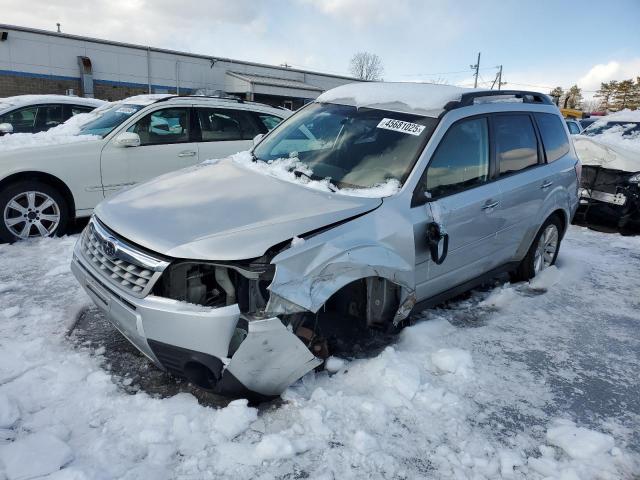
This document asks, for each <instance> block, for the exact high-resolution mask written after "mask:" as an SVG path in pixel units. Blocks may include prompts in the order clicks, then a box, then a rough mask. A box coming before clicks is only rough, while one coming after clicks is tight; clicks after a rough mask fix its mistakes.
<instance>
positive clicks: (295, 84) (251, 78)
mask: <svg viewBox="0 0 640 480" xmlns="http://www.w3.org/2000/svg"><path fill="white" fill-rule="evenodd" d="M227 75H231V76H232V77H236V78H239V79H241V80H244V81H245V82H248V83H252V84H257V85H268V86H271V87H283V88H299V89H301V90H314V91H317V92H321V91H322V88H320V87H318V86H315V85H311V84H309V83H306V82H301V81H299V80H290V79H288V78H278V77H269V76H266V75H254V74H247V73H238V72H227Z"/></svg>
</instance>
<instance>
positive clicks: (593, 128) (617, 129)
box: [582, 121, 640, 137]
mask: <svg viewBox="0 0 640 480" xmlns="http://www.w3.org/2000/svg"><path fill="white" fill-rule="evenodd" d="M609 131H610V132H609ZM604 132H609V133H619V134H621V135H622V136H623V137H635V136H637V135H640V123H638V122H622V121H617V122H597V123H594V124H592V125H590V126H589V127H587V128H586V129H585V131H584V132H582V134H583V135H588V136H590V137H593V136H595V135H600V134H602V133H604Z"/></svg>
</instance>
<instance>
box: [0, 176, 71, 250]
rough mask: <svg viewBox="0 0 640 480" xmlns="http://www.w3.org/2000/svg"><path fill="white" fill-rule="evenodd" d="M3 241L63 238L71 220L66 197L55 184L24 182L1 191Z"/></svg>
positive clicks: (1, 235)
mask: <svg viewBox="0 0 640 480" xmlns="http://www.w3.org/2000/svg"><path fill="white" fill-rule="evenodd" d="M0 215H2V216H1V217H0V241H3V242H14V241H16V240H26V239H28V238H39V237H50V236H54V235H61V234H63V233H64V232H65V231H66V227H67V223H68V221H69V208H68V205H67V202H66V200H65V198H64V196H62V194H61V193H60V192H59V191H58V190H56V189H55V188H54V187H52V186H51V185H48V184H46V183H43V182H39V181H35V180H24V181H21V182H16V183H14V184H12V185H9V186H8V187H6V188H5V189H4V190H2V192H0Z"/></svg>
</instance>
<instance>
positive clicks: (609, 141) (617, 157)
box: [573, 110, 640, 172]
mask: <svg viewBox="0 0 640 480" xmlns="http://www.w3.org/2000/svg"><path fill="white" fill-rule="evenodd" d="M609 122H630V123H640V111H631V110H623V111H621V112H617V113H614V114H611V115H608V116H606V117H604V118H602V119H601V120H598V121H597V122H595V123H593V124H592V125H590V126H589V128H590V129H591V128H598V127H601V126H603V125H605V124H606V123H609ZM624 132H625V127H624V125H618V126H614V127H611V128H609V129H607V130H604V131H603V132H602V133H601V134H599V135H593V136H589V135H575V136H574V137H573V143H574V146H575V148H576V153H577V154H578V157H579V158H580V161H581V162H582V163H583V164H584V165H594V166H603V167H606V168H610V169H614V170H622V171H625V172H638V171H640V133H636V134H632V135H623V133H624Z"/></svg>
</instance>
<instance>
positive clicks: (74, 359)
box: [0, 227, 640, 480]
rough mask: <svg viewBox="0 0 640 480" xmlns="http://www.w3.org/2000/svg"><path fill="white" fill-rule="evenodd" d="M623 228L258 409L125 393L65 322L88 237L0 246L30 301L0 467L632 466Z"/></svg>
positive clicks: (23, 472)
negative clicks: (73, 263)
mask: <svg viewBox="0 0 640 480" xmlns="http://www.w3.org/2000/svg"><path fill="white" fill-rule="evenodd" d="M610 238H611V237H607V236H605V235H604V234H601V233H595V232H590V231H587V230H583V229H579V228H576V227H571V228H570V229H569V231H568V232H567V235H566V236H565V238H564V240H563V250H562V251H561V254H560V256H561V260H562V263H561V265H560V267H559V270H561V271H562V281H561V282H557V283H556V284H555V285H554V288H549V289H548V290H547V291H546V292H544V293H541V291H540V290H532V289H530V287H529V286H528V285H529V284H527V283H521V284H516V285H512V286H508V287H505V288H506V289H509V290H512V292H513V295H512V296H511V298H510V300H509V308H508V309H504V310H495V309H492V308H486V307H483V306H481V301H482V300H483V299H484V298H485V297H486V296H487V295H488V294H487V293H486V292H475V293H474V294H473V295H472V296H471V297H470V298H469V299H468V300H463V301H459V302H456V303H455V304H454V305H452V306H451V307H450V308H446V309H442V308H440V309H433V310H430V311H426V312H424V313H423V318H422V321H419V322H418V323H417V324H416V325H414V326H412V327H409V328H407V329H405V330H404V331H403V332H402V333H401V335H400V336H399V338H398V339H397V341H396V342H395V343H394V345H393V346H391V347H387V348H385V349H384V350H383V351H382V352H380V353H379V354H377V355H375V356H373V358H355V359H354V358H352V359H349V362H348V363H345V362H343V361H341V360H340V359H333V360H329V361H328V362H327V363H328V367H330V369H331V370H332V371H333V373H332V374H329V373H328V372H326V371H323V372H310V373H309V374H308V375H306V376H305V377H304V378H303V379H301V380H300V381H299V382H297V383H296V384H295V385H293V386H292V387H291V388H289V389H288V390H287V391H286V392H285V393H284V394H283V395H282V399H281V400H280V401H278V402H274V403H273V404H271V405H265V406H264V407H263V408H260V409H256V408H253V407H251V406H249V405H248V403H247V402H246V401H244V400H237V401H234V402H231V403H230V404H228V405H227V406H226V407H223V408H212V407H208V406H203V405H200V404H199V403H198V401H197V400H196V398H195V397H193V396H192V395H190V394H185V393H182V394H178V395H175V396H173V397H170V398H159V397H157V396H151V395H149V394H147V393H144V392H143V391H137V393H127V391H125V390H124V389H122V387H121V385H122V384H123V383H124V382H123V379H122V377H119V376H118V375H117V374H114V373H113V372H112V371H111V370H110V369H109V366H108V364H107V363H108V362H107V360H106V359H105V357H104V352H105V349H104V347H105V345H100V348H96V347H97V345H74V344H73V343H72V342H70V341H69V339H68V337H67V335H66V333H67V325H68V324H69V323H70V322H71V320H72V319H73V313H70V312H74V311H77V309H78V307H79V306H81V305H86V304H88V303H89V299H88V297H87V296H86V295H85V293H84V292H83V291H82V289H81V288H80V287H79V286H78V285H77V282H76V281H75V279H74V278H73V276H72V275H71V273H70V272H69V270H68V265H69V261H70V259H71V256H72V249H73V245H74V243H75V240H76V239H75V238H54V239H44V240H34V241H28V242H20V243H17V244H14V245H0V311H6V310H7V309H14V310H15V309H16V308H18V313H17V314H13V315H11V316H9V317H5V318H3V319H2V321H0V479H3V480H4V479H5V478H6V479H7V480H16V479H27V478H37V477H39V476H43V475H47V474H53V475H52V478H69V479H71V478H73V479H75V478H77V479H106V478H124V479H137V478H145V479H146V478H154V479H156V478H157V479H165V478H166V479H168V478H194V479H195V478H237V479H253V478H261V479H267V478H269V479H271V478H289V477H297V478H313V479H325V478H326V479H334V478H340V479H350V478H372V479H374V478H437V479H460V478H474V479H499V478H504V479H514V478H518V479H524V478H527V479H533V480H542V479H546V478H554V479H581V480H596V479H623V478H634V475H637V474H638V473H640V455H638V449H639V447H640V436H638V432H637V430H638V429H637V418H638V417H637V397H629V400H628V401H625V398H624V397H616V395H619V394H620V392H624V391H625V389H628V391H629V392H633V389H634V388H636V389H637V371H638V370H637V358H636V357H634V355H633V354H632V352H633V351H634V350H632V349H633V348H637V347H634V345H635V344H636V343H637V342H635V341H636V339H637V336H636V337H633V336H632V335H634V334H635V333H629V332H635V330H634V329H635V327H634V325H636V324H637V323H638V322H639V321H640V314H639V313H638V308H637V307H638V303H637V285H638V282H640V238H631V237H620V238H617V237H616V238H617V240H616V242H611V241H610V240H609V239H610ZM576 264H579V265H580V266H581V267H580V268H577V267H575V265H576ZM16 272H19V275H17V274H16ZM52 272H53V273H52ZM54 273H55V274H54ZM604 278H606V285H607V288H605V289H603V288H602V285H603V283H602V281H603V280H602V279H604ZM548 281H549V279H546V280H545V282H543V283H544V284H545V285H546V284H547V283H546V282H548ZM525 288H526V289H529V290H525ZM71 307H73V308H71ZM612 318H613V320H611V319H612ZM616 322H618V323H616ZM625 325H628V330H620V331H619V333H618V336H619V337H620V341H619V342H618V343H614V344H613V345H615V348H616V352H615V353H614V352H610V351H609V350H608V348H609V344H608V343H607V342H606V341H605V339H608V340H609V341H613V340H612V339H614V336H615V335H616V329H621V328H623V327H624V326H625ZM585 335H586V336H587V337H585ZM591 336H596V341H595V342H592V343H590V344H588V345H589V346H590V347H589V348H585V343H584V339H585V338H591ZM634 342H635V343H634ZM600 345H601V346H602V348H603V349H604V350H602V351H601V350H597V349H598V348H600ZM106 347H107V348H111V347H112V345H106ZM594 348H595V349H596V351H590V350H591V349H594ZM123 361H124V359H123ZM589 362H603V363H597V364H596V365H594V364H593V363H589ZM332 364H333V365H332ZM149 368H153V367H152V366H149ZM576 377H578V378H579V380H578V381H576V382H574V383H568V382H569V381H570V380H571V379H574V378H576ZM563 382H564V383H563ZM607 382H609V383H607ZM609 384H611V388H608V387H607V386H608V385H609ZM577 385H579V388H577ZM592 385H595V388H596V389H597V391H596V393H595V395H596V397H593V398H594V399H596V400H597V401H596V402H594V403H589V404H588V405H589V409H588V410H586V411H585V409H584V405H585V403H582V402H581V400H583V398H582V397H580V395H581V392H582V391H583V390H585V389H588V388H590V386H592ZM564 387H566V388H568V389H569V390H566V391H565V390H563V389H562V388H564ZM556 388H560V390H556ZM128 391H129V392H131V390H128ZM567 391H568V392H569V393H568V394H567V393H566V392H567ZM631 394H632V393H630V395H631ZM603 395H605V396H606V395H611V396H612V397H611V399H610V400H611V401H608V402H605V403H606V406H605V407H603V408H601V409H599V410H597V409H596V407H597V406H598V405H600V403H602V402H600V401H599V399H601V398H602V396H603ZM568 399H570V400H571V401H575V403H576V404H577V405H578V406H577V407H574V408H572V407H571V403H572V402H570V401H568ZM634 402H635V403H634ZM592 409H593V410H592ZM576 417H577V418H576ZM558 418H571V421H567V420H563V421H559V420H557V419H558ZM634 442H635V443H634Z"/></svg>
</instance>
